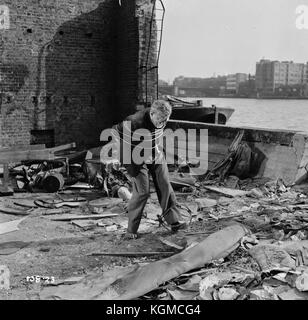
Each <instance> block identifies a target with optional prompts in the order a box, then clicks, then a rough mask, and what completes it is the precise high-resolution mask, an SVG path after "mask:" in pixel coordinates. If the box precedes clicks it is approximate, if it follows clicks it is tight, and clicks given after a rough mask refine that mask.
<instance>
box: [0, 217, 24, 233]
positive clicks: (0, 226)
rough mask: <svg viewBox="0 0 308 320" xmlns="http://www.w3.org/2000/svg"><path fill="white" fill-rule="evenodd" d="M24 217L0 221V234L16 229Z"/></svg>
mask: <svg viewBox="0 0 308 320" xmlns="http://www.w3.org/2000/svg"><path fill="white" fill-rule="evenodd" d="M24 219H25V218H22V219H19V220H13V221H9V222H3V223H0V234H5V233H9V232H13V231H18V230H19V229H18V225H19V224H20V223H21V222H22V221H23V220H24Z"/></svg>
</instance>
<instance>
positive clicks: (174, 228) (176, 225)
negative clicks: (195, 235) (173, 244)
mask: <svg viewBox="0 0 308 320" xmlns="http://www.w3.org/2000/svg"><path fill="white" fill-rule="evenodd" d="M186 228H187V223H186V222H184V221H179V222H177V223H173V224H172V225H171V231H172V232H177V231H179V230H183V229H186Z"/></svg>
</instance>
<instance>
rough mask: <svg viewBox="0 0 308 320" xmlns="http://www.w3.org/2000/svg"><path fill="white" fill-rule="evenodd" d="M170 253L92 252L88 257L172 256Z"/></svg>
mask: <svg viewBox="0 0 308 320" xmlns="http://www.w3.org/2000/svg"><path fill="white" fill-rule="evenodd" d="M173 254H174V252H172V251H153V252H150V251H149V252H94V253H91V254H89V255H90V256H111V257H113V256H114V257H145V256H157V255H159V256H164V255H168V256H170V255H173Z"/></svg>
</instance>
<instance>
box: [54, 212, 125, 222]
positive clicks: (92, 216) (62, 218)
mask: <svg viewBox="0 0 308 320" xmlns="http://www.w3.org/2000/svg"><path fill="white" fill-rule="evenodd" d="M118 215H119V214H118V213H106V214H88V215H77V214H75V215H73V214H63V215H57V216H56V217H50V220H53V221H70V220H85V219H102V218H111V217H116V216H118Z"/></svg>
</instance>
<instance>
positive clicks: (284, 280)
mask: <svg viewBox="0 0 308 320" xmlns="http://www.w3.org/2000/svg"><path fill="white" fill-rule="evenodd" d="M206 187H207V185H206V184H200V185H199V186H198V187H197V188H196V190H195V191H194V192H193V193H187V194H185V193H182V194H181V193H178V201H179V202H180V203H182V204H185V205H186V206H187V207H188V208H189V209H190V210H191V211H190V212H191V214H192V222H191V224H190V225H189V227H188V229H187V230H182V231H179V232H178V233H176V234H172V233H171V232H170V231H168V230H166V229H165V228H164V227H163V226H160V227H158V222H157V221H156V215H157V214H158V213H160V208H159V205H158V203H157V198H156V196H155V194H154V193H153V194H152V196H151V198H150V200H149V202H148V204H147V206H146V209H145V212H146V217H144V218H143V220H142V222H141V226H140V230H139V231H140V238H138V239H136V240H124V239H123V234H124V232H125V226H126V224H127V215H126V213H125V205H124V204H125V202H124V201H123V202H121V201H120V200H119V199H117V200H118V201H117V202H116V205H114V206H112V207H111V208H105V207H104V208H103V209H102V210H100V212H96V214H99V213H101V212H103V213H118V214H119V215H118V216H116V217H110V218H104V219H100V220H91V222H92V225H91V224H88V225H87V224H85V225H84V227H82V226H78V225H75V224H73V223H72V221H54V220H51V217H55V216H60V215H61V214H62V213H61V211H59V213H58V214H56V215H48V214H46V213H48V210H49V209H44V208H34V209H29V208H27V209H25V208H21V207H18V206H17V205H16V202H18V201H20V202H22V201H23V200H29V201H33V200H35V199H49V200H52V201H54V202H55V203H57V201H59V195H60V198H61V199H62V200H63V201H64V200H68V201H70V199H72V198H74V197H75V198H76V197H82V198H84V199H85V200H86V201H83V202H81V204H80V205H79V206H77V207H75V208H69V209H68V208H64V207H61V209H63V212H64V213H66V214H74V215H87V214H93V213H94V214H95V210H94V209H93V206H91V203H94V204H95V202H93V200H94V201H95V200H97V199H102V194H101V193H100V192H99V191H97V190H90V191H79V192H78V193H77V194H76V192H74V191H71V192H64V193H59V194H58V195H57V194H52V195H51V194H46V193H32V194H29V193H16V194H15V195H14V196H10V197H2V198H0V206H1V207H2V208H14V209H20V210H23V211H27V210H29V211H27V215H26V216H24V218H25V219H24V220H23V221H21V222H20V224H19V225H18V229H19V230H18V231H13V232H10V233H5V234H1V235H0V266H7V267H8V269H9V272H10V288H9V289H1V290H0V299H1V300H10V299H14V300H19V299H40V293H41V291H42V290H43V289H44V288H45V287H46V286H51V285H54V286H55V285H56V284H57V283H61V281H63V280H65V279H72V277H74V278H75V279H73V280H71V281H73V282H75V281H76V282H78V281H79V280H80V279H81V278H84V277H86V276H89V275H98V274H104V273H105V272H107V271H108V270H113V269H114V268H115V267H118V266H121V267H127V266H132V265H136V264H139V265H146V264H149V263H151V262H153V261H157V260H161V259H163V258H164V257H165V256H166V255H165V254H164V252H169V255H170V252H172V253H173V254H177V253H178V252H180V251H181V248H182V249H184V248H189V247H192V246H193V245H194V244H196V243H199V242H201V241H202V240H204V239H205V238H206V237H207V236H208V235H211V234H213V233H215V232H216V231H218V230H221V229H223V228H225V227H227V226H230V225H232V224H237V223H241V224H242V225H244V226H245V227H247V228H248V229H249V235H248V237H246V239H243V240H242V242H241V244H239V245H238V247H237V248H236V249H235V250H234V251H233V252H231V253H230V254H229V255H228V256H227V257H226V258H224V259H219V260H218V261H212V262H211V263H209V264H206V265H204V268H202V269H201V270H191V271H190V272H189V274H187V275H183V276H180V277H178V278H176V279H171V280H170V281H169V282H168V283H167V284H165V285H164V286H160V287H159V288H157V289H156V290H154V291H153V292H150V293H148V294H146V295H145V296H143V297H140V299H163V300H169V299H182V298H183V297H185V298H186V299H187V297H189V298H190V299H192V298H193V299H205V300H212V299H220V300H224V299H266V300H273V299H274V300H278V299H286V298H287V299H288V298H290V299H308V293H307V292H305V291H306V290H308V289H307V282H305V281H307V279H306V278H305V277H306V275H307V266H308V256H307V257H306V256H305V254H303V255H302V259H301V260H299V258H298V256H294V254H293V253H292V254H291V253H290V252H289V251H287V252H286V253H285V255H286V256H284V258H283V259H280V260H279V259H278V258H277V252H276V251H275V252H274V254H273V256H272V257H270V258H268V257H269V256H267V258H268V260H269V261H266V262H264V261H263V260H262V257H263V256H262V255H263V253H264V252H265V251H264V250H265V249H264V250H263V249H262V248H261V247H260V246H261V245H264V246H268V245H273V246H274V245H276V246H279V245H281V244H283V243H289V242H293V243H294V244H295V243H296V244H298V243H304V242H305V241H306V240H307V239H308V238H307V230H308V227H307V225H308V215H307V210H308V198H307V194H308V188H307V187H305V185H304V186H297V187H295V188H290V187H285V186H284V185H281V184H280V185H279V184H277V182H274V183H266V184H265V185H258V186H255V185H253V183H250V184H249V185H245V190H247V192H246V193H245V194H242V195H240V196H238V195H236V196H232V195H230V194H228V195H227V194H223V193H220V192H219V190H223V192H225V190H224V189H219V188H221V186H218V189H219V190H218V192H217V190H216V191H213V190H212V191H210V190H209V189H207V188H206ZM229 190H231V191H232V189H229ZM233 190H235V189H233ZM237 191H238V190H237ZM231 193H232V192H231ZM113 200H114V199H110V201H113ZM91 201H92V202H91ZM94 207H95V205H94ZM93 210H94V212H93ZM182 213H183V218H184V219H186V220H187V221H188V220H189V214H188V212H187V211H185V210H182ZM20 218H23V217H20V216H18V217H17V216H14V215H12V214H6V213H3V212H0V225H1V224H2V223H5V222H8V221H12V220H16V219H20ZM79 221H81V220H79ZM97 221H99V222H100V223H98V224H97ZM112 225H113V226H116V227H114V229H112V230H113V231H107V230H108V227H110V226H112ZM109 230H110V229H109ZM252 248H254V249H256V250H255V251H257V252H254V254H253V253H252V252H251V250H252ZM257 249H258V250H259V251H258V250H257ZM260 250H261V251H260ZM262 250H263V251H262ZM266 250H269V247H266ZM273 250H276V249H275V248H274V249H273ZM281 250H282V249H281ZM285 250H287V249H285ZM128 252H133V253H134V252H137V253H140V252H142V253H144V252H147V253H148V252H161V254H156V255H153V256H151V255H146V256H144V257H140V256H136V257H131V256H129V257H125V256H105V255H99V253H128ZM298 252H299V251H298V250H297V254H298ZM93 253H96V255H91V254H93ZM265 253H266V252H265ZM267 254H268V253H267ZM260 257H261V258H260ZM260 259H261V260H260ZM274 260H275V261H274ZM286 261H288V263H286ZM226 272H229V273H230V272H233V273H232V274H233V276H234V275H235V274H236V273H237V274H238V273H241V274H242V275H246V277H244V278H243V279H240V280H238V279H237V280H236V281H235V280H234V279H233V281H231V280H230V279H229V280H226V279H227V278H228V274H227V275H226V274H225V273H226ZM213 274H214V275H216V276H217V275H218V276H217V277H218V278H217V279H210V280H209V278H208V277H209V276H210V275H213ZM247 275H253V276H251V278H249V277H248V278H247ZM295 275H296V276H295ZM31 276H39V278H37V281H36V280H34V281H33V279H32V281H30V280H31V278H30V277H31ZM223 276H224V277H223ZM80 277H81V278H80ZM226 277H227V278H226ZM299 277H302V278H301V279H300V280H301V285H302V287H304V289H303V288H302V287H300V285H299V284H298V283H297V285H296V278H299ZM29 279H30V280H29ZM51 279H52V281H51ZM222 279H225V280H222ZM290 279H291V280H290ZM192 280H194V281H197V282H196V283H195V284H194V288H195V289H196V288H197V289H196V290H195V291H190V292H194V293H195V294H194V295H191V294H190V295H187V291H185V290H182V289H183V288H182V289H181V288H180V286H181V285H183V284H184V286H185V285H186V286H187V285H188V284H187V283H189V281H192ZM201 281H203V282H201ZM208 281H210V282H208ZM211 281H212V282H211ZM213 281H214V282H213ZM215 281H216V282H215ZM48 282H49V283H48ZM51 282H54V283H51ZM204 283H207V284H206V285H205V284H204ZM208 283H212V284H211V285H209V284H208ZM201 284H202V285H201ZM298 288H302V289H301V290H299V289H298ZM291 291H292V292H291ZM185 294H186V296H185Z"/></svg>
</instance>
